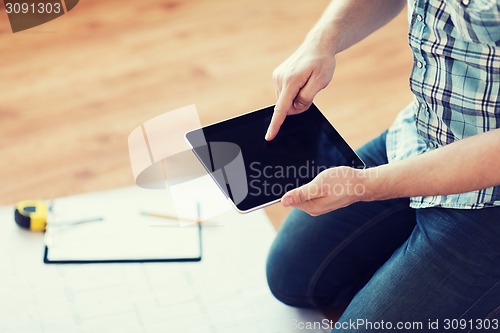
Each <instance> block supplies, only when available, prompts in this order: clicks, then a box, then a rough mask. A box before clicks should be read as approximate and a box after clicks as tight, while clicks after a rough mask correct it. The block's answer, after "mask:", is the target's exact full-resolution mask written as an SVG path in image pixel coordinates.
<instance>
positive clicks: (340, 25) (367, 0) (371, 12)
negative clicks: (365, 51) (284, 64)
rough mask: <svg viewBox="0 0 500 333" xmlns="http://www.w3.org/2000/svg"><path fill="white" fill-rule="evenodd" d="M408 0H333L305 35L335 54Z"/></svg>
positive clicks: (385, 20) (374, 28)
mask: <svg viewBox="0 0 500 333" xmlns="http://www.w3.org/2000/svg"><path fill="white" fill-rule="evenodd" d="M405 3H406V0H333V1H332V2H331V4H330V5H329V6H328V8H327V9H326V10H325V12H324V13H323V15H322V17H321V19H320V20H319V21H318V22H317V23H316V25H315V26H314V27H313V29H312V30H311V31H310V32H309V34H308V35H307V38H306V43H305V44H307V43H308V42H314V43H317V44H319V45H321V46H322V47H325V48H327V49H328V50H329V52H331V53H332V55H335V54H337V53H339V52H341V51H343V50H345V49H347V48H349V47H350V46H352V45H354V44H356V43H357V42H359V41H361V40H362V39H364V38H365V37H367V36H368V35H370V34H371V33H372V32H374V31H375V30H377V29H378V28H380V27H382V26H383V25H385V24H386V23H387V22H389V21H390V20H391V19H392V18H394V17H395V16H396V15H397V14H398V13H399V12H400V11H401V9H402V8H403V7H404V5H405Z"/></svg>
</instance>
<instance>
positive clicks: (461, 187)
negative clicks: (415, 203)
mask: <svg viewBox="0 0 500 333" xmlns="http://www.w3.org/2000/svg"><path fill="white" fill-rule="evenodd" d="M364 172H366V173H367V175H368V177H367V178H366V189H367V191H366V192H367V200H370V201H371V200H383V199H391V198H400V197H413V196H433V195H446V194H456V193H465V192H469V191H474V190H479V189H483V188H488V187H491V186H496V185H500V129H495V130H492V131H489V132H487V133H483V134H480V135H477V136H474V137H470V138H467V139H463V140H460V141H457V142H454V143H452V144H450V145H447V146H444V147H441V148H438V149H436V150H433V151H431V152H428V153H424V154H422V155H419V156H416V157H413V158H410V159H407V160H404V161H401V162H396V163H390V164H386V165H382V166H379V167H376V168H373V169H367V170H365V171H364Z"/></svg>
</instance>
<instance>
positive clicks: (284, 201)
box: [283, 198, 293, 207]
mask: <svg viewBox="0 0 500 333" xmlns="http://www.w3.org/2000/svg"><path fill="white" fill-rule="evenodd" d="M292 204H293V200H292V198H285V200H283V206H285V207H288V206H290V205H292Z"/></svg>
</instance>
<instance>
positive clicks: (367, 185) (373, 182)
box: [358, 166, 389, 201]
mask: <svg viewBox="0 0 500 333" xmlns="http://www.w3.org/2000/svg"><path fill="white" fill-rule="evenodd" d="M358 171H359V176H358V177H359V179H360V184H361V186H362V188H363V195H362V198H361V201H377V200H384V199H386V198H387V197H389V195H388V193H387V190H388V187H389V186H387V184H388V181H387V180H384V179H383V178H384V174H385V173H384V172H383V171H384V170H383V166H377V167H373V168H367V169H360V170H358Z"/></svg>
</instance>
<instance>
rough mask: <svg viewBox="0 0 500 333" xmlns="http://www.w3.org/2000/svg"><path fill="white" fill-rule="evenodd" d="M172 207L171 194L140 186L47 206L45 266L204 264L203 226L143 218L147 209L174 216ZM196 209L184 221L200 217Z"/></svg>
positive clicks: (64, 199)
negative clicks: (169, 195)
mask: <svg viewBox="0 0 500 333" xmlns="http://www.w3.org/2000/svg"><path fill="white" fill-rule="evenodd" d="M171 203H172V201H171V200H169V198H168V192H167V191H154V190H148V189H141V188H138V187H130V188H123V189H117V190H110V191H105V192H97V193H89V194H83V195H77V196H72V197H65V198H59V199H55V200H54V201H53V202H52V203H51V204H50V205H49V208H50V210H49V218H48V220H47V222H48V223H47V231H46V233H45V248H44V255H43V262H44V263H46V264H91V263H144V262H197V261H201V259H202V224H201V223H194V224H190V225H187V226H182V225H181V224H180V223H179V221H176V220H168V219H164V218H161V217H158V216H145V215H143V214H141V210H146V211H153V212H158V213H162V212H169V214H170V215H176V214H172V211H173V207H172V204H171ZM193 205H194V206H193V208H194V209H193V210H191V209H190V210H189V212H185V214H184V216H185V218H186V219H188V218H192V217H193V216H194V215H196V214H198V212H196V208H195V207H196V203H193ZM187 213H189V214H187ZM158 215H159V216H160V214H158ZM188 215H190V216H188Z"/></svg>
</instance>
